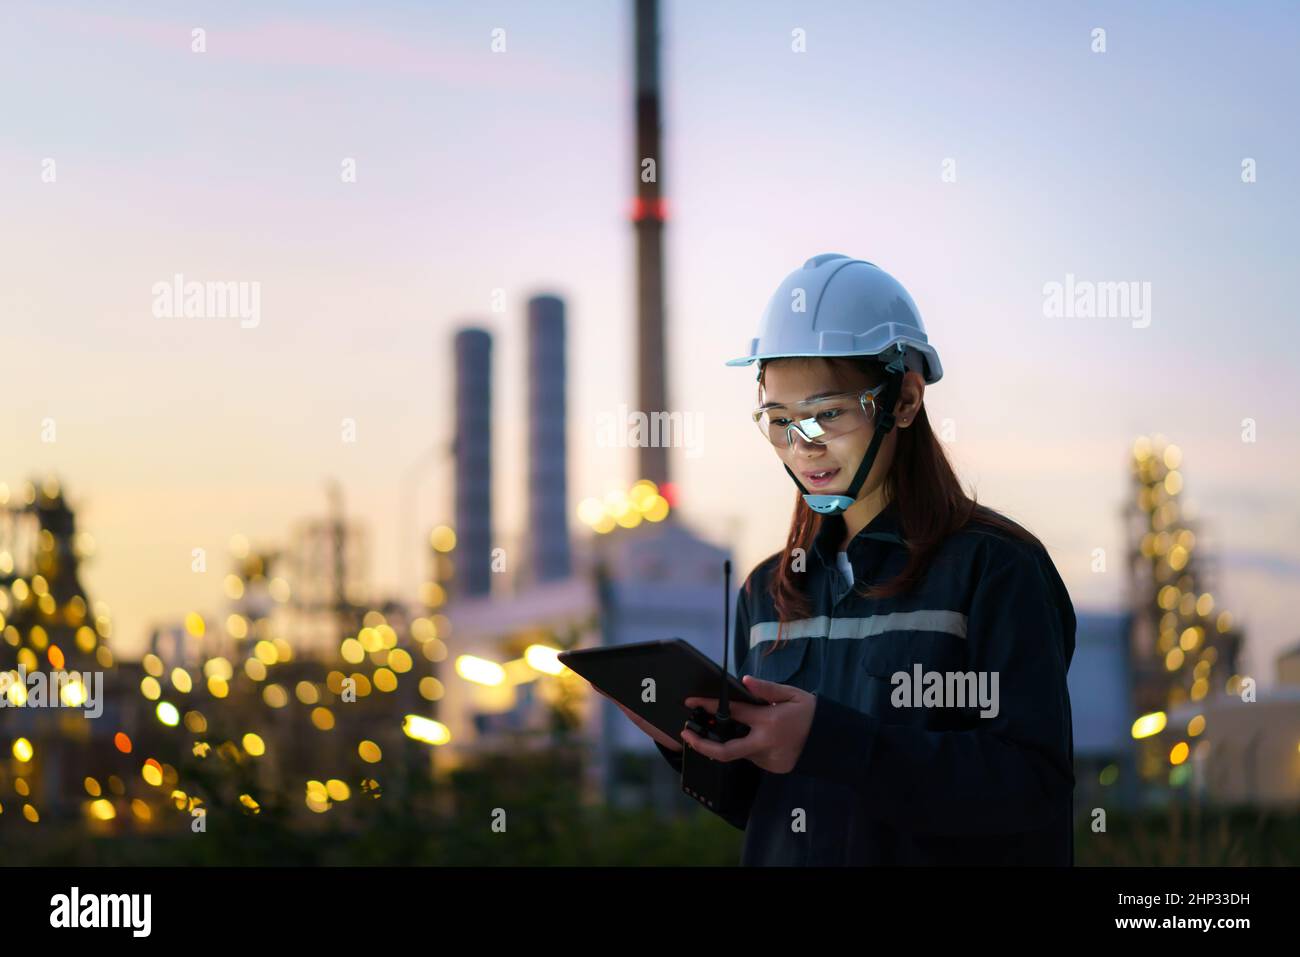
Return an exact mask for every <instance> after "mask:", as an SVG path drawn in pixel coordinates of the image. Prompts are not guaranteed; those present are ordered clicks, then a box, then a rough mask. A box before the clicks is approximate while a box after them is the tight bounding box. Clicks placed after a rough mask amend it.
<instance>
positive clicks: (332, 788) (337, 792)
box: [325, 778, 352, 801]
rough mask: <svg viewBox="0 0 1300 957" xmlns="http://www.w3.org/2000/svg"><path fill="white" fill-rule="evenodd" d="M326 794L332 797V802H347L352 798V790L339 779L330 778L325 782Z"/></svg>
mask: <svg viewBox="0 0 1300 957" xmlns="http://www.w3.org/2000/svg"><path fill="white" fill-rule="evenodd" d="M325 793H327V794H328V795H329V796H330V800H331V801H346V800H347V799H348V798H349V797H351V796H352V789H351V788H349V787H348V786H347V784H346V783H345V782H343V781H340V780H339V779H338V778H330V779H329V780H328V781H326V782H325Z"/></svg>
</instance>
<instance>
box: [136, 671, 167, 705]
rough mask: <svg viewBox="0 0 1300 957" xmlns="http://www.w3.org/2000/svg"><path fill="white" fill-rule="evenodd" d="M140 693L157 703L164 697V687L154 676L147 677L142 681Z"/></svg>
mask: <svg viewBox="0 0 1300 957" xmlns="http://www.w3.org/2000/svg"><path fill="white" fill-rule="evenodd" d="M140 693H141V694H142V695H144V696H145V697H146V698H148V699H149V700H150V701H157V700H158V699H159V698H161V697H162V685H160V684H158V679H157V678H155V677H154V676H153V675H145V676H144V677H143V678H141V679H140Z"/></svg>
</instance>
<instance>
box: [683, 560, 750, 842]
mask: <svg viewBox="0 0 1300 957" xmlns="http://www.w3.org/2000/svg"><path fill="white" fill-rule="evenodd" d="M730 648H731V561H730V560H727V561H724V562H723V564H722V692H721V693H720V694H719V695H718V710H717V713H716V714H709V712H708V711H706V710H705V709H704V708H703V707H702V706H700V705H696V706H695V708H693V709H692V710H691V715H690V717H689V718H688V719H687V721H686V727H687V729H689V730H690V731H691V732H693V733H695V734H697V735H699V736H700V737H701V738H704V739H705V740H708V741H719V742H722V741H731V740H733V739H735V738H743V737H744V736H745V735H747V734H749V725H746V724H742V723H741V722H739V721H737V720H736V719H735V718H733V717H731V711H730V708H729V706H728V703H727V666H728V661H729V659H730V654H729V652H730ZM758 771H759V769H758V767H757V766H755V765H754V764H753V763H751V762H750V761H749V760H747V759H745V758H741V759H739V760H737V761H714V760H713V759H712V758H709V757H705V756H704V755H703V754H700V753H699V752H698V751H696V750H695V749H694V748H692V747H690V746H689V745H687V746H685V747H683V748H682V790H683V791H685V792H686V793H687V794H689V795H690V796H691V797H693V798H695V800H697V801H699V802H700V803H701V804H703V805H704V806H705V807H707V808H708V809H709V810H710V811H713V812H714V813H716V814H719V815H721V816H722V817H740V818H742V819H743V818H744V817H747V816H748V811H749V806H750V804H751V802H752V801H753V798H754V791H755V790H756V789H757V787H758Z"/></svg>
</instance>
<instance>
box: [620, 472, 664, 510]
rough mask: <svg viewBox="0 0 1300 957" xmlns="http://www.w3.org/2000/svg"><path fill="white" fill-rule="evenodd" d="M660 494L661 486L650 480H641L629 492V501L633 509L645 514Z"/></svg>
mask: <svg viewBox="0 0 1300 957" xmlns="http://www.w3.org/2000/svg"><path fill="white" fill-rule="evenodd" d="M658 494H659V486H657V485H655V483H654V482H652V481H650V480H649V479H641V481H639V482H637V483H636V484H634V485H633V486H632V488H630V489H629V490H628V493H627V497H628V501H630V502H631V503H632V507H633V508H635V509H637V510H638V511H642V512H644V511H645V510H646V509H648V508H649V507H650V503H651V502H653V501H654V499H655V498H656V497H657V496H658Z"/></svg>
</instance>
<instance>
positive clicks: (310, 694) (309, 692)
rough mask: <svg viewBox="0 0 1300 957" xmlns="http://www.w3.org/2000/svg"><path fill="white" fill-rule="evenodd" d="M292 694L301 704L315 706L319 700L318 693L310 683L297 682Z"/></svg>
mask: <svg viewBox="0 0 1300 957" xmlns="http://www.w3.org/2000/svg"><path fill="white" fill-rule="evenodd" d="M293 693H294V694H295V695H296V696H297V698H298V700H299V701H301V702H302V703H303V704H315V703H316V702H317V701H319V700H320V692H319V691H317V690H316V686H315V685H314V684H312V683H311V682H310V681H299V682H298V684H296V685H295V686H294V689H293Z"/></svg>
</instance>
